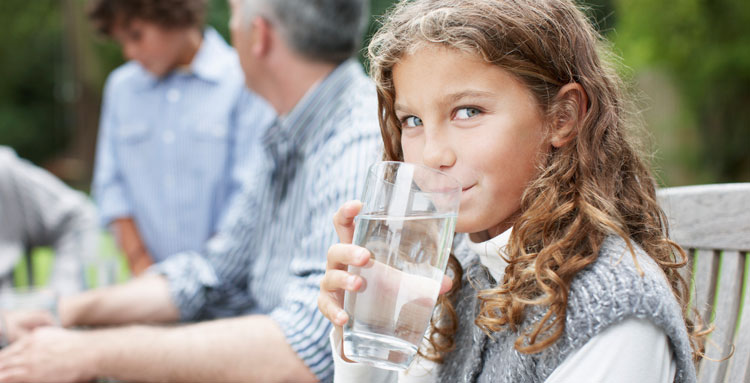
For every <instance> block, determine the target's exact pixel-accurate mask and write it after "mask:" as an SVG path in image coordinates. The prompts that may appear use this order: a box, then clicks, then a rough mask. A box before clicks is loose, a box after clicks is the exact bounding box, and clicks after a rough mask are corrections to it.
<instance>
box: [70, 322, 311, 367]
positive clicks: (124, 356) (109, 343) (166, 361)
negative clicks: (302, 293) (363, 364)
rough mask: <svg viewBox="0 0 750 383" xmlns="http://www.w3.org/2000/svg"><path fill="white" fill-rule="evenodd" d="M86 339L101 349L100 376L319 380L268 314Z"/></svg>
mask: <svg viewBox="0 0 750 383" xmlns="http://www.w3.org/2000/svg"><path fill="white" fill-rule="evenodd" d="M85 336H86V337H88V339H87V343H88V344H92V345H96V348H98V349H99V350H98V352H97V355H98V356H97V360H96V362H95V365H96V370H97V373H98V374H97V375H99V376H107V377H113V378H116V379H120V380H125V381H137V382H164V381H169V382H188V381H189V382H237V381H257V382H314V381H316V378H315V375H313V374H312V372H310V370H308V368H307V367H306V366H305V364H304V363H303V362H302V360H301V359H300V358H299V357H298V356H297V355H296V354H295V353H294V351H292V349H291V347H290V346H289V345H288V344H287V341H286V338H285V336H284V334H283V333H282V332H281V329H280V328H279V327H278V325H277V324H276V322H275V321H274V320H272V319H271V318H270V317H268V316H262V315H254V316H246V317H239V318H232V319H221V320H215V321H209V322H203V323H198V324H193V325H186V326H180V327H173V328H156V327H145V326H137V327H128V328H122V329H111V330H98V331H92V332H90V333H88V334H86V335H85Z"/></svg>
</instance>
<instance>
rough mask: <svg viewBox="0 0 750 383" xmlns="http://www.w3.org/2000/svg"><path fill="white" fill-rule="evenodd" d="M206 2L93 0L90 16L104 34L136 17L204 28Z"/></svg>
mask: <svg viewBox="0 0 750 383" xmlns="http://www.w3.org/2000/svg"><path fill="white" fill-rule="evenodd" d="M206 4H207V0H93V1H91V3H90V4H89V9H88V17H89V19H90V20H91V21H92V22H93V24H94V26H95V27H96V29H97V30H98V31H99V32H100V33H102V34H104V35H111V34H112V28H114V27H115V26H118V25H123V26H125V25H128V24H129V23H130V22H131V21H133V20H135V19H138V20H144V21H149V22H152V23H155V24H157V25H160V26H162V27H167V28H191V27H195V28H202V27H203V22H204V19H205V17H206Z"/></svg>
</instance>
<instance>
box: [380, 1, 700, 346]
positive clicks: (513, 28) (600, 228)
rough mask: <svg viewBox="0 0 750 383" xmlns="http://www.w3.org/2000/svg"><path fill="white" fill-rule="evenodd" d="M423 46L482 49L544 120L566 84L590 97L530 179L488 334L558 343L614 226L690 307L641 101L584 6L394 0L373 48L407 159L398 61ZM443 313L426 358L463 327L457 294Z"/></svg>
mask: <svg viewBox="0 0 750 383" xmlns="http://www.w3.org/2000/svg"><path fill="white" fill-rule="evenodd" d="M425 44H440V45H443V46H446V47H450V48H453V49H458V50H461V51H464V52H469V53H472V54H476V55H478V56H480V57H482V58H483V59H484V60H485V61H486V62H488V63H492V64H494V65H497V66H498V67H500V68H501V69H503V70H505V71H507V72H509V73H511V74H512V75H514V76H515V77H516V78H517V79H519V80H520V81H521V82H522V83H523V84H525V85H526V86H527V87H528V89H529V90H530V91H531V93H532V94H533V95H534V97H535V99H536V101H537V103H538V107H539V108H540V109H539V110H540V111H541V113H542V115H543V116H544V117H545V121H546V124H548V125H549V124H551V123H552V122H554V121H556V120H557V119H560V118H561V116H565V115H570V114H571V113H572V114H577V113H576V112H571V108H575V105H571V103H570V102H569V101H566V100H562V99H560V98H557V97H556V96H557V95H558V92H559V91H560V89H561V88H562V87H563V86H565V85H566V84H570V83H578V84H580V85H581V86H582V87H583V89H584V90H585V92H586V94H587V95H588V99H589V103H588V105H587V111H586V113H585V115H584V116H583V118H582V119H579V120H577V123H576V127H575V129H576V135H575V137H574V138H573V140H572V141H571V142H570V143H568V144H567V145H564V146H562V147H560V148H557V149H554V150H552V151H551V152H550V153H549V154H548V155H547V156H545V157H544V158H543V160H542V161H541V163H540V164H539V171H538V174H537V175H536V177H535V179H533V180H532V181H531V182H530V184H529V185H528V186H527V187H526V189H525V192H524V194H523V196H522V197H521V210H520V215H519V216H518V218H517V219H516V220H515V222H514V226H513V231H512V234H511V237H510V241H509V243H508V245H507V247H506V254H507V257H508V259H507V260H508V262H509V264H508V266H507V268H506V269H505V275H504V277H503V280H502V282H501V283H500V284H499V285H498V286H497V287H495V288H491V289H488V290H483V291H479V293H478V298H479V300H480V303H481V310H480V313H479V315H478V317H477V318H476V320H475V323H476V325H478V326H480V327H481V328H482V329H483V330H484V331H485V332H487V333H488V334H491V333H492V332H496V331H500V330H503V329H509V330H512V331H520V334H521V335H520V336H519V338H518V339H517V340H516V344H515V347H516V349H517V350H519V351H520V352H524V353H535V352H539V351H541V350H544V349H545V348H547V347H549V346H550V345H552V344H553V343H555V342H556V341H557V339H558V338H560V336H561V335H562V333H563V331H564V326H565V314H566V309H567V299H568V291H569V288H570V285H571V282H572V280H573V278H574V277H575V276H576V274H577V273H578V272H579V271H581V270H582V269H584V268H585V267H586V266H587V265H589V264H591V263H593V262H594V261H596V259H597V257H598V254H599V249H600V247H601V245H602V242H603V241H604V239H605V237H606V236H607V235H609V234H616V235H619V236H620V237H622V238H623V239H625V241H626V243H627V244H628V247H630V250H631V253H632V254H633V257H634V258H635V251H633V241H634V242H635V243H637V244H638V245H639V246H640V247H641V248H643V250H645V252H646V253H647V254H649V256H651V257H652V258H653V259H654V260H655V261H656V263H657V264H658V265H659V266H660V267H661V269H662V270H663V271H664V274H665V275H666V277H667V280H668V282H669V284H670V285H671V288H672V292H673V293H674V296H675V298H676V299H677V301H678V302H679V303H680V304H681V305H682V307H683V311H684V310H686V307H687V300H688V299H687V298H688V289H687V284H686V282H685V280H684V279H683V278H682V277H681V276H680V274H679V273H678V268H680V267H682V266H684V265H685V264H686V261H687V257H686V255H685V252H684V251H683V250H682V249H681V248H680V247H679V246H678V245H677V244H675V243H674V242H672V241H671V240H670V239H669V235H668V228H667V221H666V219H665V216H664V213H663V212H662V210H661V208H660V207H659V205H658V203H657V201H656V196H655V186H654V185H655V182H654V180H653V177H652V174H651V172H650V170H649V167H648V165H647V164H646V163H645V162H644V161H643V160H642V158H641V156H640V155H639V152H638V150H637V145H636V144H635V142H634V140H633V138H632V136H629V134H630V132H629V130H630V129H631V128H633V127H637V126H639V124H637V123H634V122H637V121H636V120H637V119H636V118H635V113H632V112H631V110H634V109H633V108H632V105H633V103H632V102H631V101H630V98H629V97H627V95H626V93H625V90H624V89H625V88H624V84H623V82H622V80H621V79H620V77H619V76H618V75H617V74H616V72H615V70H614V69H613V68H614V65H613V64H614V63H613V60H614V59H615V56H614V55H613V54H612V53H611V49H609V47H608V46H607V45H606V44H605V43H604V39H603V38H602V37H601V36H600V35H599V34H598V33H597V32H596V31H595V30H594V28H593V26H592V25H591V23H590V22H589V21H588V20H587V19H586V16H585V15H584V14H583V12H582V11H581V10H580V9H578V8H577V7H576V5H575V4H574V3H573V2H572V1H566V0H513V1H510V0H413V1H401V2H400V3H399V4H397V5H396V6H395V7H394V8H393V9H391V10H390V12H389V14H388V15H387V16H386V20H385V22H384V25H383V26H382V28H381V29H380V30H379V31H378V32H377V33H376V35H375V36H374V37H373V38H372V41H371V43H370V46H369V51H368V54H369V59H370V73H371V76H372V78H373V79H374V81H375V83H376V86H377V92H378V102H379V113H378V116H379V119H380V126H381V132H382V136H383V141H384V144H385V156H384V157H385V159H387V160H397V161H399V160H400V161H402V160H403V153H402V149H401V127H400V123H399V121H398V118H397V117H396V114H395V112H394V101H395V96H396V94H395V92H396V90H395V89H394V85H393V68H394V66H395V65H397V64H398V62H399V60H400V59H401V57H403V56H404V55H406V54H409V53H413V52H415V51H416V50H418V49H419V48H420V47H421V46H424V45H425ZM636 265H637V263H636ZM452 269H453V270H454V272H453V275H454V290H455V288H456V287H457V285H458V283H459V282H460V275H461V273H460V266H459V265H458V263H457V262H452ZM531 306H540V307H543V308H545V309H546V310H547V311H546V315H545V316H544V317H543V318H542V319H541V320H540V321H538V322H537V323H534V324H532V325H531V326H529V328H521V324H522V322H523V318H524V312H525V310H526V309H527V307H531ZM436 313H438V314H437V315H436V318H434V319H433V328H434V330H433V331H432V332H431V334H430V343H431V346H432V350H430V351H431V352H430V355H428V357H431V358H432V359H435V360H440V358H441V356H442V355H444V354H445V352H447V351H450V350H451V349H452V347H453V342H452V335H453V333H455V330H456V325H457V322H456V315H455V312H454V309H453V307H452V304H451V300H450V293H449V294H448V296H447V297H441V299H440V300H439V303H438V309H437V311H436ZM685 317H686V318H687V316H685ZM686 327H687V330H688V332H689V333H690V334H691V339H692V343H693V344H692V345H693V350H694V355H695V356H696V358H697V355H699V353H700V351H699V350H700V347H701V343H700V341H701V335H702V334H703V333H701V332H699V331H698V330H699V328H698V327H700V326H694V325H693V324H692V323H691V322H690V321H689V320H687V322H686Z"/></svg>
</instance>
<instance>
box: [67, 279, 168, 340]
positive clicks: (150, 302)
mask: <svg viewBox="0 0 750 383" xmlns="http://www.w3.org/2000/svg"><path fill="white" fill-rule="evenodd" d="M58 312H59V315H60V322H61V324H62V325H63V326H65V327H71V326H111V325H123V324H132V323H144V322H149V323H170V322H175V321H177V320H178V319H179V310H178V309H177V307H176V306H175V304H174V303H173V302H172V299H171V297H170V295H169V285H168V282H167V280H166V279H165V278H164V277H162V276H159V275H147V276H144V277H140V278H136V279H133V280H131V281H130V282H127V283H124V284H121V285H117V286H111V287H105V288H100V289H95V290H91V291H87V292H84V293H81V294H78V295H74V296H71V297H66V298H62V299H61V300H60V303H59V305H58Z"/></svg>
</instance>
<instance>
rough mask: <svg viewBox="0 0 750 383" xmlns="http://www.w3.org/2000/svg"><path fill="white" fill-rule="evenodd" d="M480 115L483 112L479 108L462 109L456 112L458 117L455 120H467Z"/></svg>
mask: <svg viewBox="0 0 750 383" xmlns="http://www.w3.org/2000/svg"><path fill="white" fill-rule="evenodd" d="M480 113H482V111H480V110H479V109H477V108H460V109H458V110H457V111H456V117H455V118H456V119H458V120H466V119H468V118H472V117H474V116H477V115H479V114H480Z"/></svg>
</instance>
